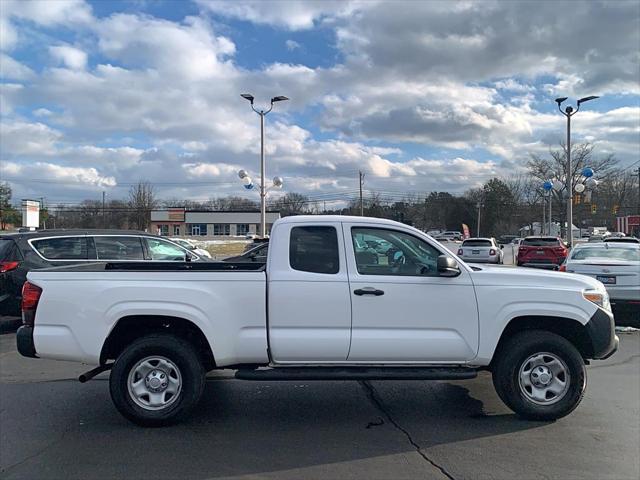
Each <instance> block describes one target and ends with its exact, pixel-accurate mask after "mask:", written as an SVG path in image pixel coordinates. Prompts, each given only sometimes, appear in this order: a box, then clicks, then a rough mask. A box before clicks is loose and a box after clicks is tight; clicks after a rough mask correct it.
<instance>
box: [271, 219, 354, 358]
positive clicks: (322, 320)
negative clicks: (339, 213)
mask: <svg viewBox="0 0 640 480" xmlns="http://www.w3.org/2000/svg"><path fill="white" fill-rule="evenodd" d="M276 228H277V230H276V231H274V232H273V233H272V235H273V237H274V238H275V237H277V238H278V240H279V241H277V242H273V244H272V245H270V246H269V257H268V260H267V271H268V279H267V280H268V329H269V346H270V351H271V358H272V360H273V361H275V362H277V363H287V362H293V363H327V362H344V361H346V359H347V355H348V352H349V341H350V337H351V301H350V294H349V279H348V275H347V265H346V260H345V254H344V241H343V233H342V229H341V227H340V224H339V223H337V222H333V223H332V222H327V223H324V224H323V223H322V222H320V223H318V222H314V223H312V224H305V223H299V224H291V223H283V224H280V225H278V226H277V227H276Z"/></svg>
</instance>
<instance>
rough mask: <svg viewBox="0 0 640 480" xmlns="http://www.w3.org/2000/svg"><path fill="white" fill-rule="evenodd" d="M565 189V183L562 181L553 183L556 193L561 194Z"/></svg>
mask: <svg viewBox="0 0 640 480" xmlns="http://www.w3.org/2000/svg"><path fill="white" fill-rule="evenodd" d="M563 188H564V183H562V182H561V181H560V180H556V181H555V182H553V189H554V190H555V191H556V192H559V191H560V190H562V189H563Z"/></svg>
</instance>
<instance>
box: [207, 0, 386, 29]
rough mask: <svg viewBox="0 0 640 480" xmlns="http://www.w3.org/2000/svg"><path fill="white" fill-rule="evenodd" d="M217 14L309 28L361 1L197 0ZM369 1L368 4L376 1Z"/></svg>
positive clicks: (273, 24)
mask: <svg viewBox="0 0 640 480" xmlns="http://www.w3.org/2000/svg"><path fill="white" fill-rule="evenodd" d="M196 1H197V3H198V4H199V5H200V6H201V7H203V8H204V9H206V10H208V11H210V12H213V13H215V14H218V15H222V16H224V17H229V18H237V19H240V20H248V21H250V22H253V23H258V24H266V25H272V26H275V27H281V28H286V29H288V30H307V29H309V28H312V27H313V26H314V25H315V24H316V23H317V22H319V21H321V20H322V19H324V18H327V17H328V18H334V17H342V16H345V15H348V14H349V13H351V12H352V11H353V10H354V9H355V8H356V6H357V4H358V3H361V2H353V1H346V0H288V1H279V0H242V1H233V2H229V1H226V0H196ZM373 2H374V0H370V2H369V3H373Z"/></svg>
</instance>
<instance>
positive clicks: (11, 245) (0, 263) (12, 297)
mask: <svg viewBox="0 0 640 480" xmlns="http://www.w3.org/2000/svg"><path fill="white" fill-rule="evenodd" d="M186 260H189V261H200V260H202V261H205V259H202V258H200V257H199V256H198V255H196V254H194V253H193V252H190V251H189V250H187V249H185V248H184V247H182V246H180V245H176V244H175V243H173V242H171V241H169V240H167V239H165V238H162V237H158V236H156V235H150V234H148V233H145V232H136V231H132V230H39V231H35V232H25V233H8V234H3V235H0V315H10V316H13V315H19V314H20V300H21V294H22V292H21V291H22V284H23V283H24V282H25V281H26V279H27V272H29V271H30V270H36V269H38V268H47V267H56V266H60V265H70V264H74V263H83V262H101V261H118V262H122V261H134V262H140V261H186Z"/></svg>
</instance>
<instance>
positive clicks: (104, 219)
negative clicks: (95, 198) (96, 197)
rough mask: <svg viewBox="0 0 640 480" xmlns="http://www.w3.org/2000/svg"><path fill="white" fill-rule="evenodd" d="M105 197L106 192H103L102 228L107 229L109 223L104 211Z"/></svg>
mask: <svg viewBox="0 0 640 480" xmlns="http://www.w3.org/2000/svg"><path fill="white" fill-rule="evenodd" d="M105 196H106V192H105V191H104V190H103V191H102V228H106V223H107V220H106V218H105V211H104V206H105Z"/></svg>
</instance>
